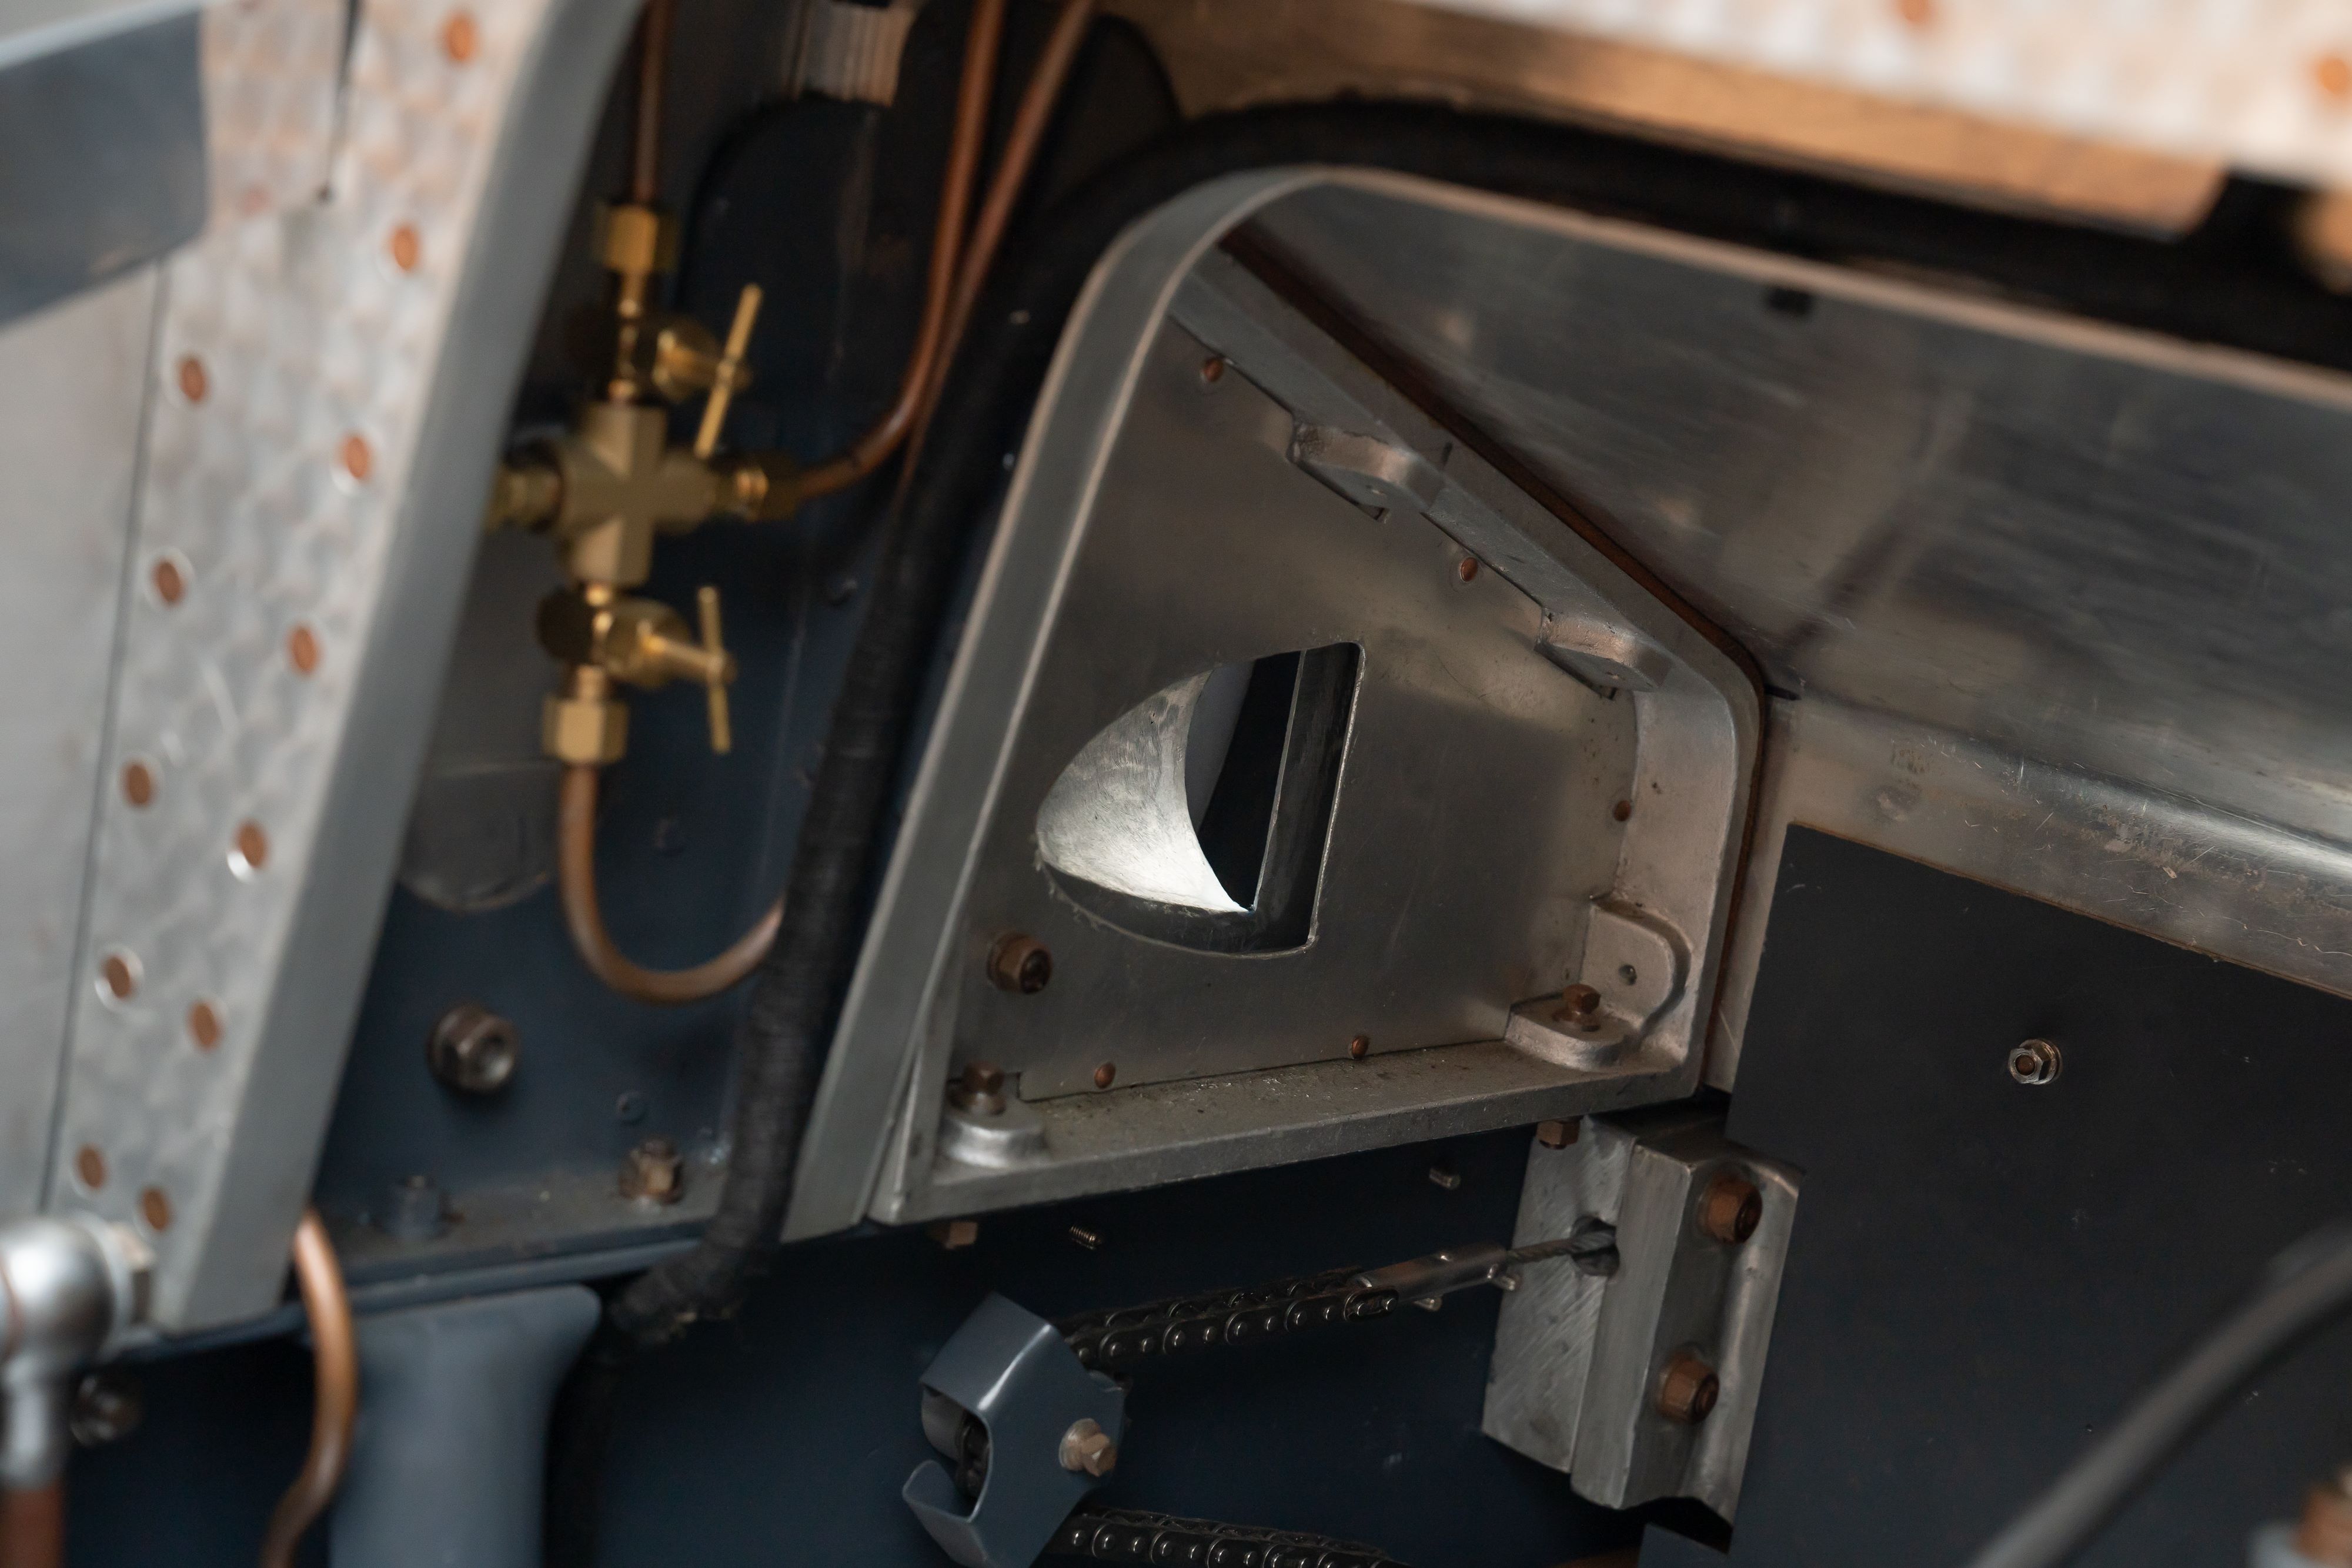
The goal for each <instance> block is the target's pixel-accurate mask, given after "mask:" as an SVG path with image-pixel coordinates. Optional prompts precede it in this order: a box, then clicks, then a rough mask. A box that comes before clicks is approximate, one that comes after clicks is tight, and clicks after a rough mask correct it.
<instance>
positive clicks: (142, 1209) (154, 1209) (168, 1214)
mask: <svg viewBox="0 0 2352 1568" xmlns="http://www.w3.org/2000/svg"><path fill="white" fill-rule="evenodd" d="M139 1218H142V1219H144V1220H145V1221H146V1222H147V1228H148V1229H150V1230H169V1229H171V1228H172V1200H171V1199H170V1198H168V1197H164V1196H163V1188H162V1187H160V1186H151V1187H149V1188H147V1189H146V1190H145V1191H143V1192H142V1193H141V1194H140V1195H139Z"/></svg>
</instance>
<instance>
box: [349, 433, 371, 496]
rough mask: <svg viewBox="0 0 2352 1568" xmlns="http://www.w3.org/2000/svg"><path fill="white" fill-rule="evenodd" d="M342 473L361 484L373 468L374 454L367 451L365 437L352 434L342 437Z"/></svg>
mask: <svg viewBox="0 0 2352 1568" xmlns="http://www.w3.org/2000/svg"><path fill="white" fill-rule="evenodd" d="M342 464H343V472H344V473H346V474H348V475H350V476H352V479H354V480H356V481H358V482H359V483H361V484H365V483H366V482H367V476H368V475H369V474H370V473H371V472H373V469H374V468H375V454H374V453H373V452H372V451H370V450H369V449H368V444H367V437H366V436H364V435H361V434H357V433H353V434H350V435H346V436H344V437H343V444H342Z"/></svg>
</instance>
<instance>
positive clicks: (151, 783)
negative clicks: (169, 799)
mask: <svg viewBox="0 0 2352 1568" xmlns="http://www.w3.org/2000/svg"><path fill="white" fill-rule="evenodd" d="M122 798H123V799H124V800H128V801H130V802H131V804H132V805H134V806H144V805H146V804H147V803H148V802H149V801H150V800H153V799H154V798H155V774H154V770H153V769H152V768H149V767H148V766H147V765H146V764H145V763H143V762H133V763H131V764H130V765H128V766H127V767H125V768H123V769H122Z"/></svg>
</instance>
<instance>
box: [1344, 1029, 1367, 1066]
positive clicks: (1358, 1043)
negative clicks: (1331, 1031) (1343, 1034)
mask: <svg viewBox="0 0 2352 1568" xmlns="http://www.w3.org/2000/svg"><path fill="white" fill-rule="evenodd" d="M1371 1049H1372V1037H1371V1036H1370V1035H1368V1034H1360V1035H1358V1036H1357V1037H1356V1038H1355V1039H1353V1040H1349V1042H1348V1054H1349V1056H1352V1057H1354V1058H1355V1059H1356V1060H1357V1061H1363V1060H1364V1058H1365V1057H1366V1056H1368V1055H1370V1052H1371Z"/></svg>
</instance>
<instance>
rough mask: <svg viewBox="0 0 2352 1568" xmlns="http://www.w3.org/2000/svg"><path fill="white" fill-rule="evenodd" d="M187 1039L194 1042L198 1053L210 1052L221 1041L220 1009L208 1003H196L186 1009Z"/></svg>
mask: <svg viewBox="0 0 2352 1568" xmlns="http://www.w3.org/2000/svg"><path fill="white" fill-rule="evenodd" d="M188 1038H189V1039H190V1040H194V1041H195V1042H196V1049H197V1050H198V1051H210V1050H211V1049H212V1048H213V1047H215V1046H216V1045H218V1044H219V1043H220V1041H221V1020H220V1009H218V1008H216V1007H215V1006H213V1004H212V1003H210V1002H198V1003H197V1004H196V1005H195V1006H194V1007H192V1008H190V1009H188Z"/></svg>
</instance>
